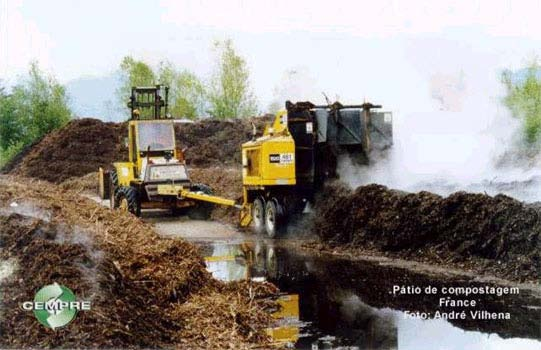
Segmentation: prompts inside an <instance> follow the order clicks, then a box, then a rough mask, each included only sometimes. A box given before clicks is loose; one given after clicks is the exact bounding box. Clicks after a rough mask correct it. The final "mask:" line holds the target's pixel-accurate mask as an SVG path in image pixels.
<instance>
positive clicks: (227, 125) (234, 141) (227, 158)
mask: <svg viewBox="0 0 541 350" xmlns="http://www.w3.org/2000/svg"><path fill="white" fill-rule="evenodd" d="M270 121H271V117H270V116H263V117H256V118H251V119H231V120H217V119H203V120H200V121H197V122H195V123H185V124H177V125H176V128H175V129H176V138H177V143H179V144H180V146H181V147H187V150H186V154H185V155H186V161H187V163H188V164H190V165H194V166H198V167H202V166H212V165H223V164H234V163H240V161H241V158H240V157H241V155H240V147H241V145H242V144H243V143H244V142H246V141H249V140H250V139H251V138H252V131H253V127H252V123H253V124H254V125H255V126H256V130H257V134H258V135H261V134H262V132H263V129H264V127H265V123H267V122H270Z"/></svg>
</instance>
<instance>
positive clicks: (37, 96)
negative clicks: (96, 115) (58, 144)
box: [0, 62, 71, 163]
mask: <svg viewBox="0 0 541 350" xmlns="http://www.w3.org/2000/svg"><path fill="white" fill-rule="evenodd" d="M70 118H71V111H70V109H69V107H68V98H67V95H66V91H65V89H64V87H63V86H62V85H60V84H59V83H58V82H57V81H56V80H55V79H54V78H53V77H50V76H45V75H44V73H43V72H42V71H41V70H40V69H39V67H38V64H37V63H36V62H33V63H31V65H30V71H29V75H28V77H27V78H25V79H20V81H19V83H17V84H16V85H15V86H14V87H13V88H12V91H11V93H10V94H7V93H6V92H5V91H4V90H3V89H2V90H0V157H1V160H0V161H1V162H3V163H5V162H6V161H7V160H8V159H9V158H10V157H11V156H13V155H14V154H15V153H16V152H17V151H18V150H20V149H21V148H22V147H24V146H25V145H28V144H30V143H32V142H33V141H34V140H36V139H39V138H41V137H43V136H44V135H45V134H47V133H49V132H51V131H52V130H54V129H57V128H60V127H62V126H64V125H65V124H66V123H67V122H68V121H69V120H70Z"/></svg>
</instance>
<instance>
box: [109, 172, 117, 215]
mask: <svg viewBox="0 0 541 350" xmlns="http://www.w3.org/2000/svg"><path fill="white" fill-rule="evenodd" d="M117 192H118V175H117V173H116V170H111V171H110V172H109V202H110V206H111V209H116V208H118V203H117V201H116V195H117Z"/></svg>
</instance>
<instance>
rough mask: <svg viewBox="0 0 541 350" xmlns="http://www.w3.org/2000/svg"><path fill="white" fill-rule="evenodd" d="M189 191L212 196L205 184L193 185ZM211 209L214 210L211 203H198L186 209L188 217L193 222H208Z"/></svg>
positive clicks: (210, 190)
mask: <svg viewBox="0 0 541 350" xmlns="http://www.w3.org/2000/svg"><path fill="white" fill-rule="evenodd" d="M190 189H191V191H194V192H202V193H204V194H209V195H212V189H211V188H210V187H209V186H207V185H205V184H193V185H192V186H191V188H190ZM212 209H214V205H212V203H209V202H202V201H199V202H197V203H196V204H195V205H194V206H193V207H191V208H189V209H188V217H189V218H190V219H193V220H208V219H210V215H211V214H212Z"/></svg>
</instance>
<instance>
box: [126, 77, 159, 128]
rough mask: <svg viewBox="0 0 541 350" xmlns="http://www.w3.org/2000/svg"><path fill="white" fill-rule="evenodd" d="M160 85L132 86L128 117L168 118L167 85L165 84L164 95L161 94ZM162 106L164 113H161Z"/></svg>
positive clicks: (132, 118)
mask: <svg viewBox="0 0 541 350" xmlns="http://www.w3.org/2000/svg"><path fill="white" fill-rule="evenodd" d="M161 88H162V86H161V85H156V86H145V87H136V86H134V87H132V88H131V96H130V101H129V102H128V107H129V108H130V118H131V120H134V119H164V118H168V116H167V113H168V107H169V103H168V100H169V87H168V86H165V87H164V90H165V96H162V94H161ZM162 108H163V109H164V113H163V114H162V113H161V111H162Z"/></svg>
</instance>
